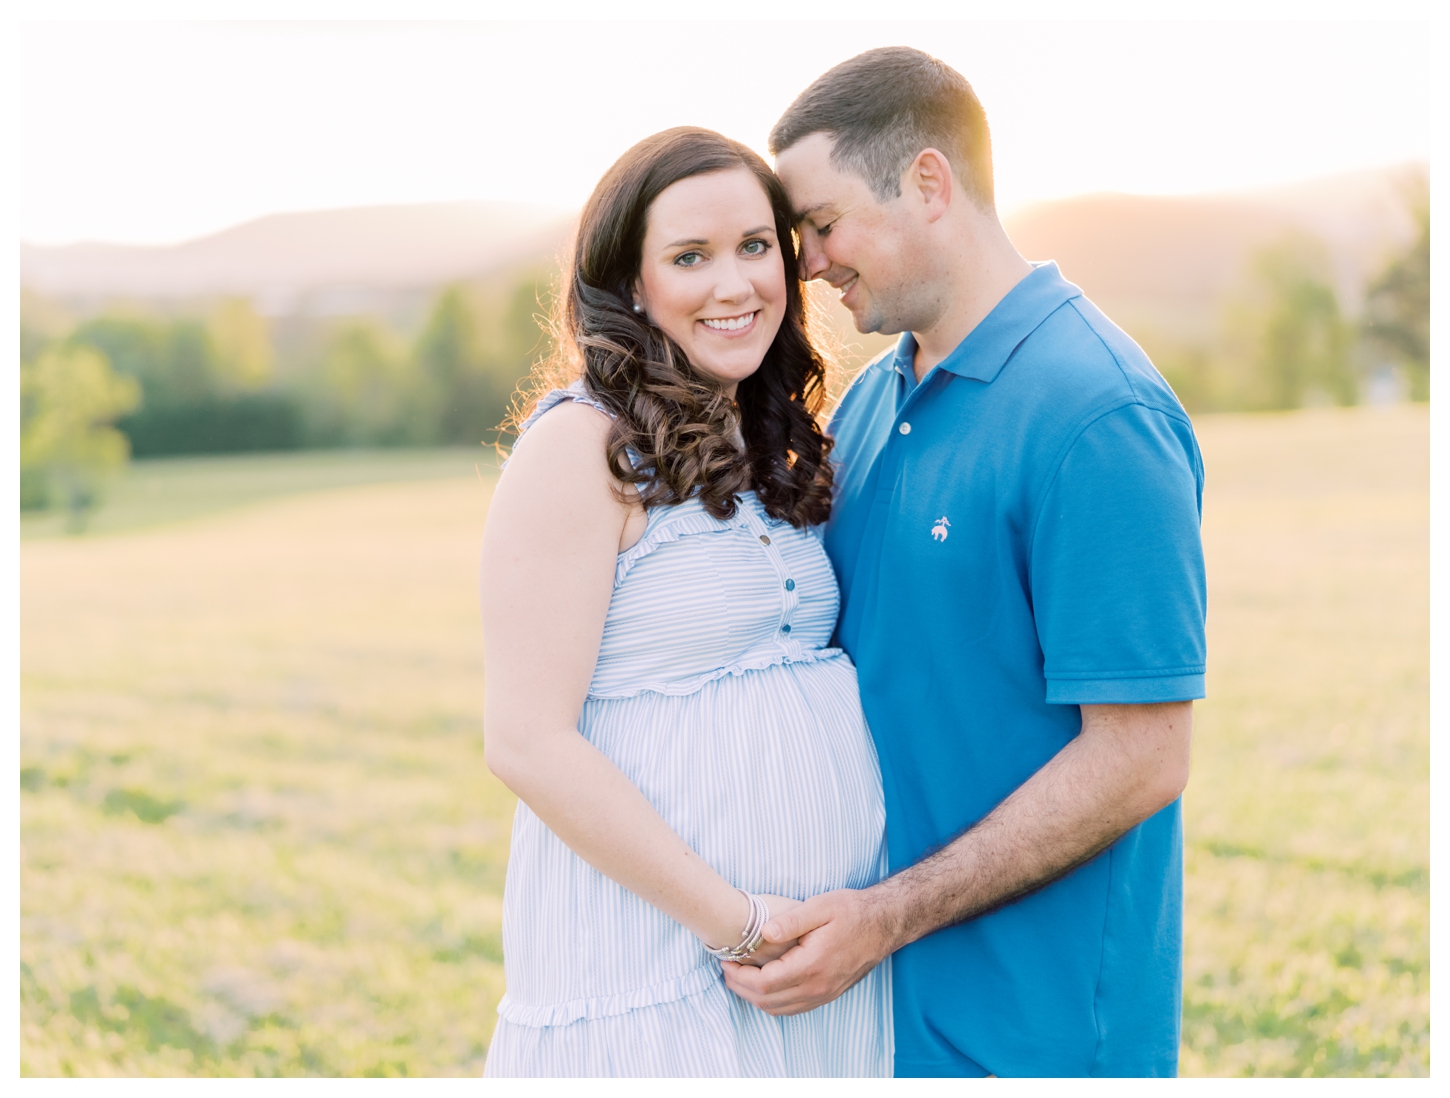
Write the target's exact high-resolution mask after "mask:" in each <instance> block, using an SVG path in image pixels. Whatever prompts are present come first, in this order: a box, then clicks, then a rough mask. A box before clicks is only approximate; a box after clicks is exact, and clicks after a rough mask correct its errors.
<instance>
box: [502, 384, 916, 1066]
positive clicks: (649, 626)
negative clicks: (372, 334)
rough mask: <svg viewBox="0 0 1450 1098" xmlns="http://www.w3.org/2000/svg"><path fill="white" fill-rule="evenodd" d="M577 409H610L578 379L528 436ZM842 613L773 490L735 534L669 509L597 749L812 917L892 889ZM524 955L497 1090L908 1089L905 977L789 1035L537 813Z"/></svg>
mask: <svg viewBox="0 0 1450 1098" xmlns="http://www.w3.org/2000/svg"><path fill="white" fill-rule="evenodd" d="M567 400H574V401H579V402H581V403H586V404H594V402H593V401H592V400H590V398H589V397H588V395H587V394H586V393H585V392H584V390H583V388H582V387H581V386H580V385H579V384H578V383H576V384H575V385H574V386H572V387H571V388H570V389H565V390H556V391H554V392H552V393H550V394H549V395H548V396H547V397H545V398H544V399H543V400H542V401H541V402H540V403H539V406H538V408H537V409H536V410H535V412H534V414H533V416H531V417H530V418H529V420H528V422H526V423H525V424H524V428H523V430H524V431H527V429H528V427H529V426H530V425H531V424H532V423H533V422H535V421H536V420H537V418H538V417H539V416H541V415H544V414H545V413H547V412H548V410H549V409H550V408H553V407H555V406H557V405H558V404H559V403H560V402H562V401H567ZM594 406H595V407H599V406H598V405H597V404H594ZM601 410H603V409H601ZM519 444H520V445H526V441H525V439H524V437H522V436H521V438H520V443H519ZM486 579H487V577H485V581H486ZM838 601H839V596H838V593H837V588H836V578H835V574H834V572H833V571H832V569H831V564H830V561H829V560H828V559H827V558H826V554H825V552H824V550H823V549H822V547H821V543H820V541H819V539H818V537H817V536H816V534H815V533H814V532H813V531H804V530H798V529H796V528H795V527H793V526H791V525H790V524H788V523H785V522H779V521H777V520H775V519H772V518H770V517H769V516H768V515H767V514H766V513H765V510H764V508H763V507H762V506H761V504H760V502H759V500H758V499H757V498H756V497H755V495H754V493H746V494H745V495H743V496H742V497H741V503H740V507H739V509H738V511H737V513H736V515H735V517H734V518H732V519H727V520H723V521H722V520H719V519H715V518H713V517H711V516H710V515H709V514H708V513H707V512H706V511H705V510H704V508H703V507H702V506H701V505H700V504H699V502H698V500H690V501H688V502H686V503H683V504H680V505H678V506H675V507H659V508H655V509H653V510H651V511H650V512H649V515H648V521H647V525H646V528H645V532H644V534H643V536H642V537H641V538H640V540H639V542H638V543H637V544H635V545H634V546H632V547H631V548H629V549H627V550H626V551H625V552H623V553H621V554H620V555H619V559H618V564H617V566H616V569H615V578H614V594H613V597H612V598H611V601H610V604H609V613H608V616H607V618H606V619H605V625H604V636H603V640H602V643H601V645H600V651H599V659H598V663H597V665H596V667H595V671H594V678H593V680H592V682H591V684H590V688H589V695H588V698H587V699H586V701H585V703H584V709H583V712H582V713H581V715H580V718H579V732H580V734H581V735H583V736H584V737H585V738H586V739H587V740H589V742H590V743H592V744H593V745H594V746H595V747H597V748H598V749H599V750H600V751H602V752H603V753H604V754H605V755H607V756H608V757H609V758H610V760H611V761H613V762H614V764H615V765H616V766H618V767H619V769H620V770H621V771H623V773H624V774H625V776H626V777H628V778H629V779H630V780H631V781H632V782H633V783H634V784H635V785H636V786H637V787H638V788H639V789H640V790H641V792H643V793H644V795H645V796H646V797H647V798H648V799H649V800H650V803H651V804H653V805H654V807H655V808H656V809H657V810H658V811H659V813H660V815H661V816H663V817H664V819H665V820H666V822H668V823H669V824H670V826H671V827H673V828H674V829H675V831H676V832H677V833H678V834H679V835H680V836H681V837H682V838H683V839H684V840H685V842H687V843H689V844H690V846H691V847H693V848H694V849H695V850H696V851H697V852H698V853H699V854H700V856H701V857H702V858H704V859H705V860H706V861H707V862H709V863H710V864H711V865H712V866H714V868H715V869H716V870H717V871H718V872H719V873H720V874H721V875H722V876H723V877H724V878H725V879H726V880H727V881H729V882H730V883H732V884H734V885H736V886H737V887H739V888H743V889H746V890H747V891H750V892H757V893H774V894H777V895H782V896H791V897H795V898H797V899H802V900H803V899H806V898H807V897H809V896H812V895H815V894H817V893H820V892H825V891H828V890H830V889H835V888H863V887H865V886H867V885H870V884H872V883H874V882H875V881H877V880H879V879H880V877H881V875H882V873H883V871H884V867H885V861H884V859H885V849H884V838H883V835H884V825H885V809H884V802H883V797H882V791H881V774H880V769H879V767H878V765H877V760H876V752H875V747H874V745H873V744H872V740H871V736H870V733H869V732H868V730H867V728H866V725H865V719H864V717H863V716H862V713H861V703H860V697H859V692H858V689H857V685H856V670H855V668H854V667H853V666H852V664H851V661H850V659H849V658H848V657H847V656H846V655H845V654H844V653H843V652H841V651H840V650H839V649H836V648H829V647H827V645H828V644H829V642H830V637H831V633H832V631H833V630H834V628H835V623H836V611H837V607H838ZM503 945H504V969H505V975H506V978H507V982H508V993H507V994H506V995H505V996H504V997H503V1001H502V1002H501V1003H500V1004H499V1008H498V1012H499V1020H498V1026H497V1029H496V1030H495V1031H494V1037H493V1042H492V1044H491V1046H490V1048H489V1053H488V1062H487V1065H486V1067H485V1069H484V1074H485V1075H487V1076H592V1077H603V1076H626V1077H629V1076H633V1077H660V1076H686V1077H706V1076H752V1077H766V1076H889V1075H890V1074H891V1066H892V1030H891V1000H890V996H891V990H890V966H889V964H882V965H880V966H878V967H877V968H876V969H875V970H874V971H872V972H871V973H870V974H869V975H867V976H866V977H865V979H863V980H862V981H861V982H860V983H858V984H857V985H856V986H855V987H853V988H851V989H850V990H849V991H847V992H846V993H845V994H844V995H842V996H841V997H840V998H839V999H837V1000H836V1001H835V1002H832V1003H828V1004H827V1005H825V1006H822V1007H819V1008H817V1009H816V1010H812V1011H809V1012H807V1013H805V1014H801V1015H797V1016H794V1017H789V1018H774V1017H771V1016H770V1015H768V1014H766V1013H764V1012H763V1011H760V1010H757V1009H756V1008H755V1007H753V1006H750V1005H749V1004H748V1003H746V1002H744V1001H743V1000H741V999H739V998H737V997H736V996H735V995H733V994H732V993H731V992H730V991H729V990H728V989H727V988H726V987H725V984H724V980H723V978H722V975H721V971H720V965H719V962H717V961H716V960H715V959H714V958H713V957H711V956H710V955H709V954H708V953H707V952H706V951H705V947H704V945H703V944H702V943H701V942H700V940H699V939H698V938H696V937H695V936H694V935H693V934H691V933H690V932H689V931H688V930H686V929H685V928H684V927H683V926H681V925H680V924H679V923H677V922H675V921H674V920H673V919H670V918H668V917H667V916H665V915H664V914H663V913H661V912H660V911H659V910H658V909H656V908H655V907H653V906H651V905H650V904H648V903H646V902H645V901H644V900H641V899H640V898H639V897H637V896H635V895H634V894H633V893H632V892H630V891H629V890H628V889H625V888H623V887H622V886H620V885H618V884H615V883H614V882H613V881H611V880H610V879H609V878H607V877H605V876H604V875H603V874H602V873H600V872H599V871H598V870H596V869H594V868H593V867H591V866H590V865H589V864H588V863H586V862H585V861H584V860H583V859H582V858H580V857H579V856H578V855H576V854H575V853H574V852H573V851H572V850H570V849H569V848H568V847H567V846H565V845H564V843H563V842H561V841H560V840H559V839H558V838H557V837H556V836H555V835H554V834H553V832H551V831H550V830H549V829H548V828H547V827H545V826H544V824H543V823H542V822H541V821H540V820H539V818H538V817H537V816H535V815H534V814H533V812H531V811H530V810H529V808H528V806H527V805H525V804H523V803H522V802H520V803H519V806H518V809H517V812H516V814H515V816H514V827H513V841H512V847H511V850H510V854H509V865H508V877H507V882H506V884H505V886H504V912H503Z"/></svg>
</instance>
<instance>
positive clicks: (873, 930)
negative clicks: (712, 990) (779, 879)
mask: <svg viewBox="0 0 1450 1098" xmlns="http://www.w3.org/2000/svg"><path fill="white" fill-rule="evenodd" d="M762 898H763V899H764V900H765V901H766V903H767V905H768V906H769V908H770V921H769V922H768V923H766V925H765V932H764V933H765V940H764V942H762V943H761V946H760V948H759V949H758V950H756V951H755V953H754V954H752V955H751V956H750V958H749V959H748V960H747V961H746V962H745V963H743V964H737V963H735V962H733V961H726V962H724V963H722V965H721V966H720V967H721V968H722V969H724V972H725V986H726V987H728V988H729V989H730V990H731V991H733V992H734V993H735V994H736V995H738V996H740V998H742V999H744V1000H745V1001H746V1002H747V1003H750V1004H752V1005H754V1006H757V1007H759V1008H760V1009H761V1010H763V1011H765V1012H766V1013H767V1014H776V1015H784V1014H803V1013H805V1012H806V1011H808V1010H814V1009H815V1008H816V1007H818V1006H821V1005H823V1004H825V1003H829V1002H831V1001H832V1000H833V999H835V998H836V997H837V996H839V995H840V994H841V993H842V992H844V991H846V990H847V989H848V988H850V987H852V986H853V985H854V984H855V983H856V982H857V981H859V980H860V979H861V978H862V977H863V976H865V975H866V974H867V973H868V972H870V971H871V970H872V969H873V968H875V967H876V966H877V965H878V964H880V963H881V961H883V960H884V959H885V958H886V957H887V956H888V955H889V954H890V953H891V950H892V945H891V941H890V935H889V934H888V933H887V930H886V925H885V923H886V920H885V919H884V918H883V917H882V912H881V910H880V907H881V905H880V904H879V903H876V902H873V900H874V897H872V896H871V895H870V893H869V891H857V890H855V889H849V888H843V889H838V890H836V891H835V892H823V893H821V894H820V895H819V896H812V897H811V898H810V899H808V900H805V901H804V902H802V901H798V900H789V899H786V898H785V897H782V896H765V897H762Z"/></svg>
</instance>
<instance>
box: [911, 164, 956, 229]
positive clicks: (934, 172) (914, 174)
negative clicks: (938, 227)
mask: <svg viewBox="0 0 1450 1098" xmlns="http://www.w3.org/2000/svg"><path fill="white" fill-rule="evenodd" d="M902 183H903V186H902V191H903V193H909V194H911V195H912V197H914V198H916V199H918V200H919V201H920V202H921V204H922V205H923V206H924V207H925V209H926V218H927V220H928V221H936V220H938V219H939V218H940V217H941V216H942V215H943V214H945V213H946V212H947V208H948V207H949V206H950V205H951V204H952V166H951V162H950V161H948V160H947V158H946V157H945V156H944V155H943V154H942V153H941V152H940V151H939V150H937V149H933V148H930V147H928V148H925V149H922V150H921V152H919V153H917V154H916V159H915V160H913V161H912V162H911V167H909V168H907V169H906V178H905V179H904V180H903V181H902Z"/></svg>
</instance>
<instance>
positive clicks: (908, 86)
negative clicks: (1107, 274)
mask: <svg viewBox="0 0 1450 1098" xmlns="http://www.w3.org/2000/svg"><path fill="white" fill-rule="evenodd" d="M770 151H771V153H772V154H774V156H775V157H776V169H777V171H778V173H779V174H780V177H781V179H782V181H783V182H784V183H785V185H786V190H787V191H788V192H789V194H790V197H791V201H792V204H793V205H794V207H795V210H796V214H797V216H798V217H799V218H800V233H801V244H802V249H801V258H802V265H803V267H804V268H805V272H804V273H805V276H806V277H807V278H824V279H826V280H827V281H829V282H830V283H831V284H832V285H834V286H836V287H837V288H839V289H841V290H843V293H842V296H841V300H842V303H843V304H845V305H846V307H847V308H849V309H850V310H851V312H852V314H853V316H854V317H855V320H856V326H857V328H859V329H860V330H861V331H863V332H871V331H884V332H899V331H906V330H912V331H919V330H922V329H924V328H927V327H930V326H931V324H932V323H933V321H934V317H935V316H936V315H937V314H939V312H940V309H941V307H942V305H943V301H942V300H941V298H942V295H943V292H944V290H943V286H942V280H941V279H940V277H938V276H939V273H940V272H939V270H938V268H939V267H940V264H941V262H942V260H943V255H944V251H947V250H951V245H952V243H953V242H952V241H950V240H948V239H946V238H947V237H949V236H952V235H955V234H954V233H953V232H952V231H951V230H949V229H948V226H949V225H950V226H958V225H961V224H962V223H963V222H964V221H965V220H968V219H978V220H979V219H981V218H989V219H990V220H991V221H992V222H993V223H995V221H996V211H995V207H994V205H993V195H992V147H991V138H990V136H989V134H988V131H987V119H986V115H985V114H984V113H983V111H982V105H981V103H980V102H978V100H977V97H976V95H975V93H973V91H972V88H971V85H970V84H968V83H967V81H966V80H965V79H964V78H963V77H962V76H961V74H960V73H958V72H956V71H955V70H954V69H952V68H951V67H950V66H948V65H946V64H943V63H942V62H941V61H938V60H937V59H936V58H934V57H931V56H929V55H928V54H925V53H922V52H921V51H920V50H914V49H908V48H905V47H889V48H885V49H877V50H869V51H867V52H866V53H863V54H860V55H859V56H857V57H853V58H851V59H850V60H849V61H845V62H843V63H842V64H840V65H837V66H836V67H835V68H833V69H831V70H830V71H829V72H827V73H826V74H825V75H824V76H821V77H820V78H819V79H818V80H816V81H815V83H813V84H812V85H811V86H810V87H809V88H807V89H806V90H805V91H804V92H802V93H801V94H800V96H799V97H798V98H797V99H796V101H795V102H794V103H792V104H791V106H790V108H789V109H788V110H787V111H786V112H785V114H784V115H782V116H781V119H780V121H779V122H777V123H776V124H775V128H774V129H772V130H771V133H770ZM954 200H955V203H954ZM954 204H955V209H953V205H954Z"/></svg>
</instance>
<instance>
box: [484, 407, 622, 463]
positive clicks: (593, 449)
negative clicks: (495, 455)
mask: <svg viewBox="0 0 1450 1098" xmlns="http://www.w3.org/2000/svg"><path fill="white" fill-rule="evenodd" d="M609 426H610V419H609V416H608V415H606V414H605V413H604V412H602V411H600V410H599V409H598V408H595V407H593V406H592V405H589V404H584V403H581V402H579V401H575V400H566V401H560V402H559V403H558V404H556V405H554V407H552V408H550V409H549V410H548V411H547V412H545V413H544V414H543V415H541V416H540V417H539V418H538V419H536V420H535V421H534V422H533V423H532V424H531V425H530V426H529V429H528V430H527V431H525V432H524V433H523V435H521V436H520V437H519V440H518V441H517V442H516V443H514V449H513V453H512V454H510V455H509V468H510V469H512V468H513V467H514V466H515V465H516V464H521V465H527V466H535V465H541V464H542V465H553V464H556V463H566V464H570V465H575V464H578V465H588V466H597V467H599V468H601V469H603V468H604V466H605V462H604V449H605V444H606V442H607V441H608V438H609Z"/></svg>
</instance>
